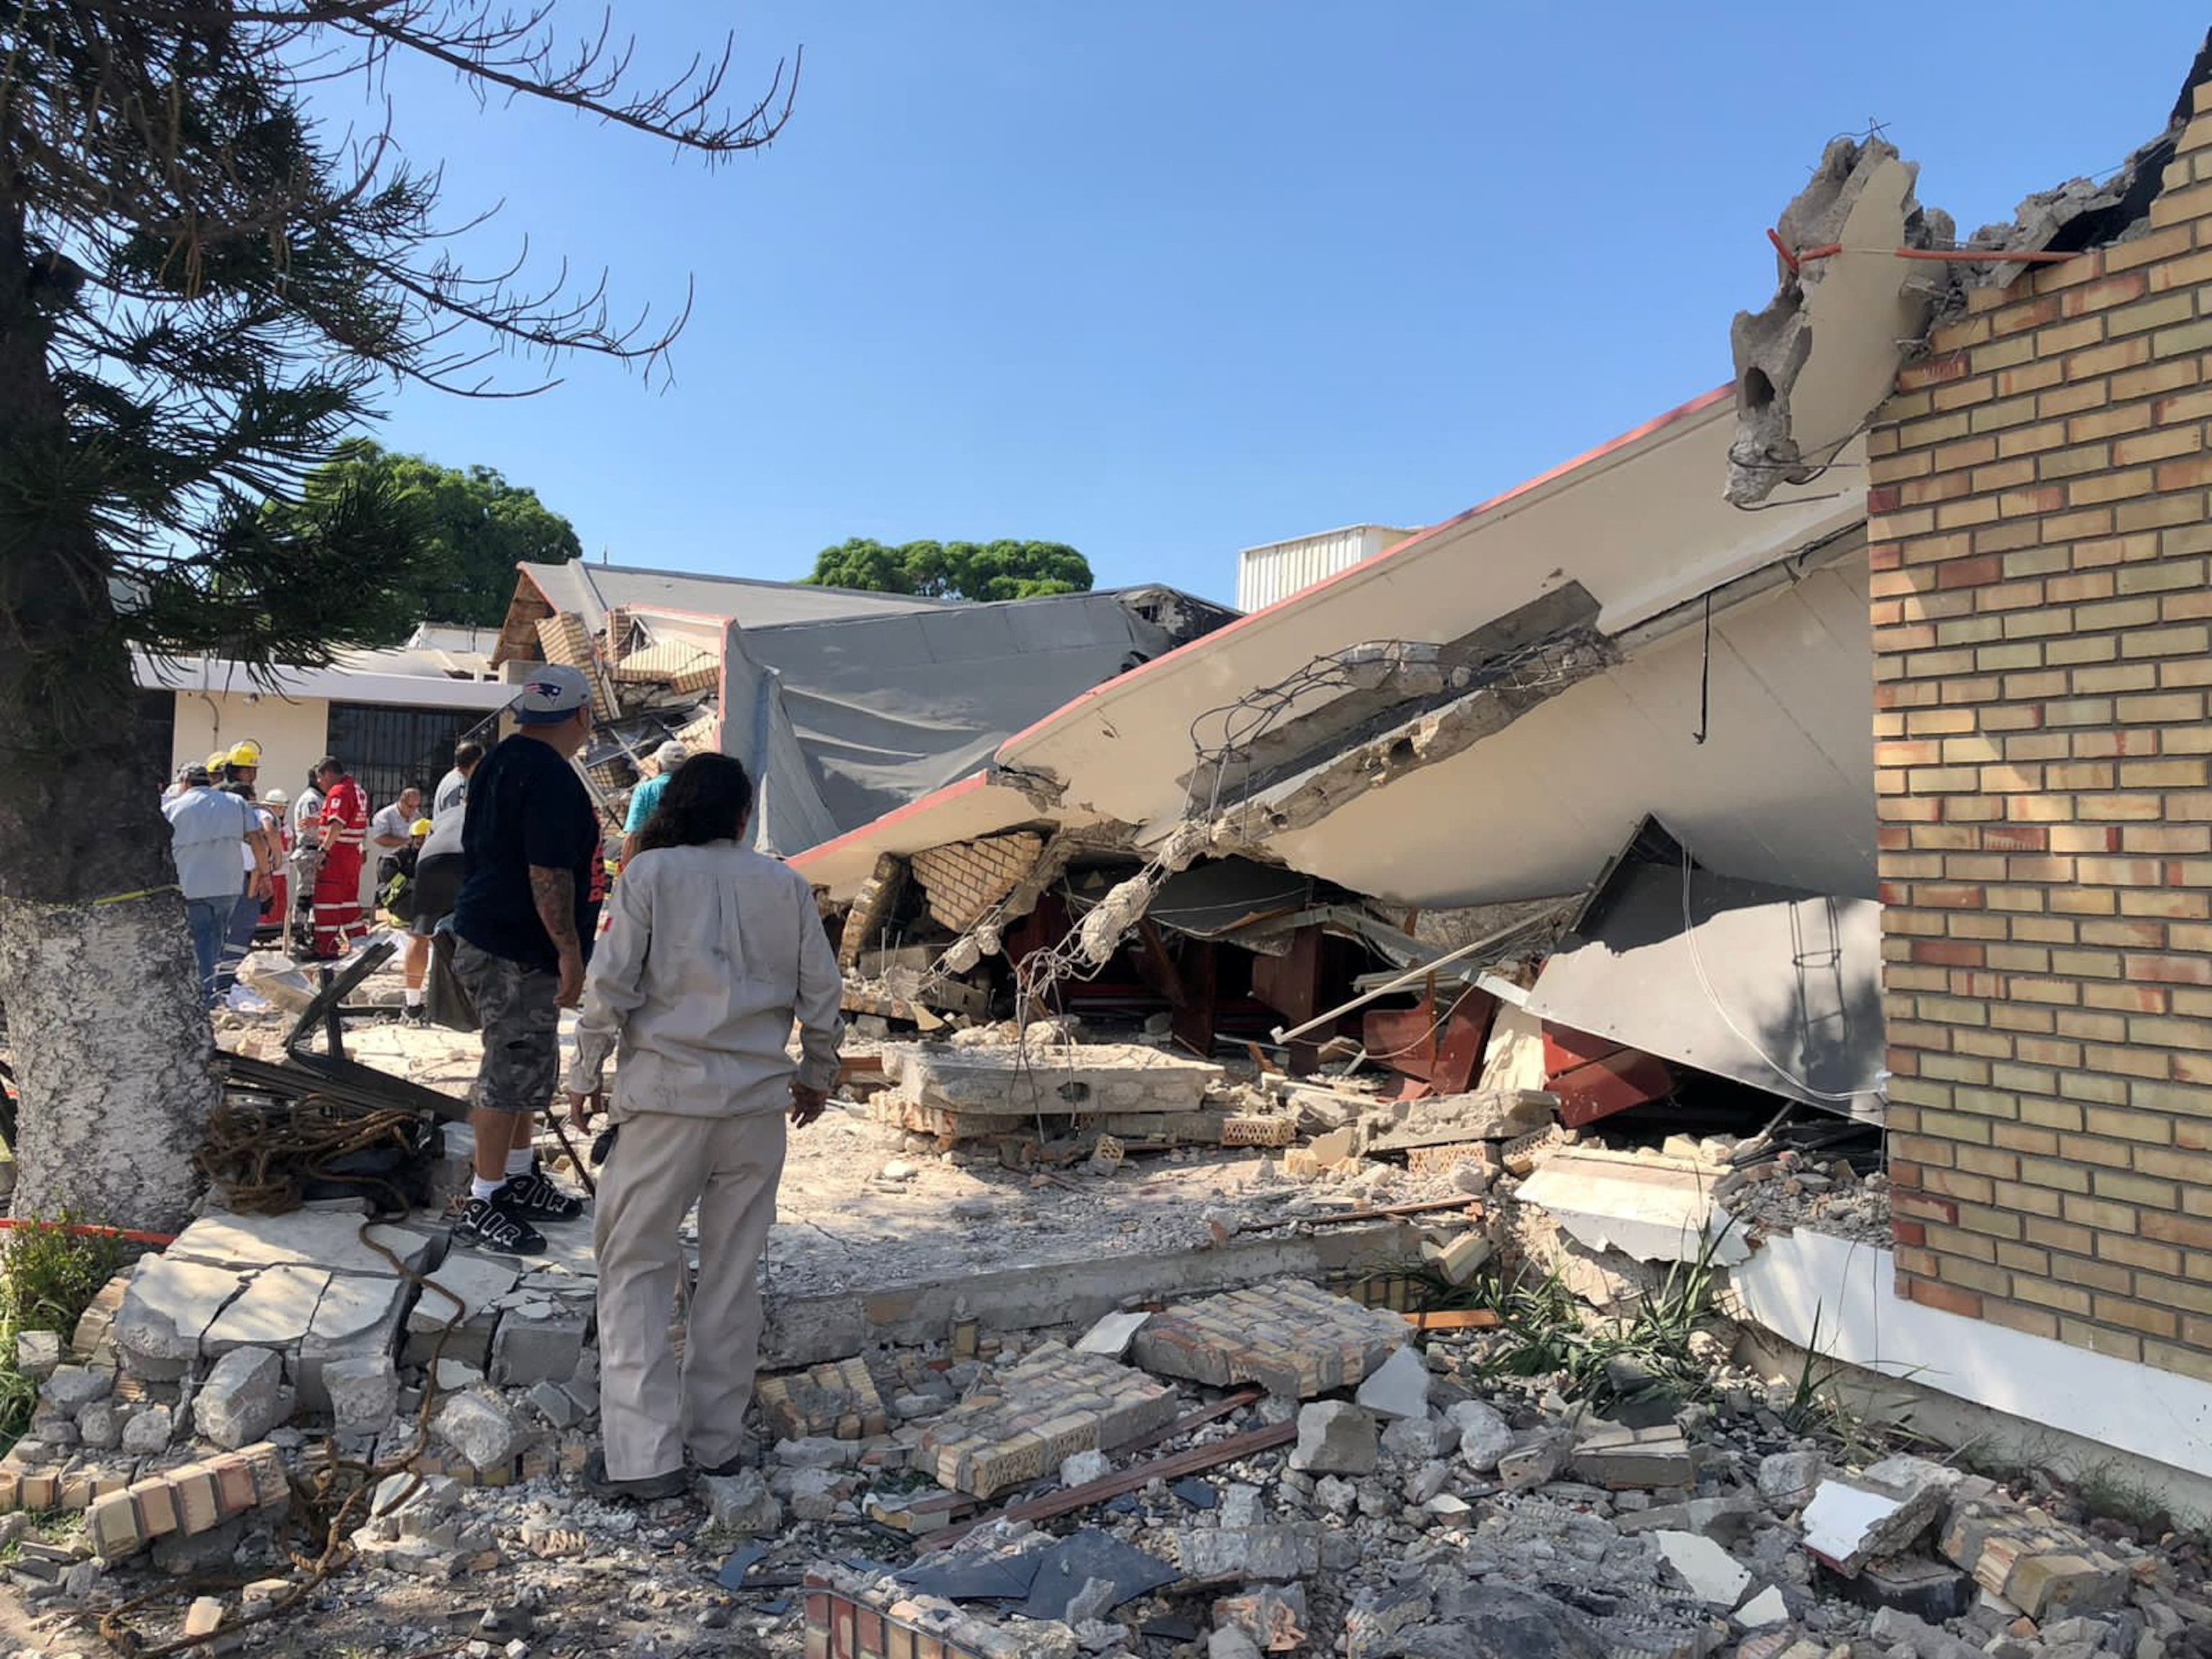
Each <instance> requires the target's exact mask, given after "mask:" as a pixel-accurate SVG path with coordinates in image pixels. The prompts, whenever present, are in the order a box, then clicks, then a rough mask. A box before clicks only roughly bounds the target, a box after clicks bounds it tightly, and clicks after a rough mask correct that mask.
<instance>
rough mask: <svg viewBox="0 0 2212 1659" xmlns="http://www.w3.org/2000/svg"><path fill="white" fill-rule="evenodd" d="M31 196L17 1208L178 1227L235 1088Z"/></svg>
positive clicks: (2, 299) (18, 866) (0, 988)
mask: <svg viewBox="0 0 2212 1659" xmlns="http://www.w3.org/2000/svg"><path fill="white" fill-rule="evenodd" d="M34 281H35V276H34V271H33V260H32V250H31V248H30V246H29V245H28V242H27V238H26V236H25V234H24V216H23V213H22V211H21V204H20V203H16V202H11V201H10V200H9V197H8V195H7V192H6V191H5V189H4V187H0V1007H3V1008H5V1010H6V1011H7V1016H8V1027H9V1042H10V1044H11V1046H12V1047H13V1048H14V1050H15V1060H16V1067H15V1071H16V1079H17V1082H18V1083H19V1084H20V1085H21V1094H22V1113H21V1126H20V1130H19V1144H18V1146H17V1148H16V1159H17V1176H16V1187H15V1213H17V1214H18V1215H31V1214H39V1213H46V1214H52V1213H53V1212H56V1211H58V1210H60V1209H63V1208H68V1209H72V1210H75V1211H76V1212H79V1213H80V1215H81V1216H82V1218H83V1219H85V1220H88V1221H94V1222H103V1223H107V1224H110V1225H117V1226H124V1227H134V1228H146V1229H149V1230H153V1231H173V1230H174V1229H175V1228H176V1227H177V1226H179V1225H181V1224H182V1223H183V1221H184V1219H185V1215H186V1212H187V1210H188V1208H189V1206H190V1205H191V1201H192V1198H193V1196H194V1190H195V1179H194V1176H193V1174H192V1170H191V1154H192V1152H193V1149H194V1148H195V1147H196V1146H197V1145H198V1143H199V1139H200V1134H201V1131H202V1127H203V1126H204V1124H205V1122H206V1120H207V1114H208V1111H209V1109H210V1107H211V1106H212V1105H213V1104H214V1103H215V1102H216V1098H217V1097H218V1094H219V1092H220V1089H219V1085H218V1083H217V1081H216V1073H215V1072H214V1069H213V1065H212V1060H213V1050H214V1038H213V1034H212V1032H211V1031H210V1027H209V1022H208V1018H207V1014H206V1012H205V1011H204V1008H203V1007H202V1006H201V1000H200V987H199V975H198V973H197V969H196V968H195V967H194V965H193V963H192V957H191V943H190V940H189V938H188V936H187V933H186V931H185V919H184V902H183V899H182V898H181V896H179V894H178V892H177V890H176V887H175V882H176V872H175V868H174V866H173V863H172V861H171V860H170V857H169V836H168V826H167V823H165V822H164V820H163V819H162V817H161V810H160V805H159V798H160V794H161V786H162V782H163V774H164V773H165V772H166V771H167V761H168V757H167V756H166V755H165V756H161V757H152V756H148V755H145V754H143V753H141V752H140V750H139V745H138V742H137V732H138V722H137V707H138V694H137V688H136V685H135V684H134V681H133V678H132V675H131V657H130V652H129V648H128V646H127V645H126V643H125V635H124V633H123V630H122V629H121V628H120V626H119V625H118V618H117V617H116V614H115V609H114V599H113V597H112V592H111V591H110V580H111V573H112V570H113V568H114V565H113V560H112V556H110V555H109V554H108V552H107V551H106V549H104V548H103V547H102V546H101V545H100V543H99V540H98V538H97V537H96V535H95V532H94V527H93V525H92V523H91V520H90V518H89V516H88V515H86V514H82V513H73V512H68V511H64V510H62V509H58V508H56V507H52V505H51V504H50V503H51V502H52V500H54V499H55V498H56V495H57V494H60V495H65V493H66V492H53V493H50V492H49V490H48V489H47V488H46V486H47V485H48V483H49V482H50V480H52V478H54V477H58V476H60V475H62V474H64V473H66V472H67V471H68V470H69V464H70V453H71V451H70V446H71V435H70V429H69V425H68V421H67V411H66V410H65V408H64V404H63V401H62V398H61V396H60V394H59V392H58V390H57V388H56V386H55V385H54V381H53V377H52V374H51V372H50V370H49V368H48V365H47V362H46V348H47V343H48V330H47V327H46V320H45V319H44V317H43V316H42V315H41V314H40V311H39V308H38V307H37V305H36V304H35V303H34V300H35V295H34V293H33V284H34Z"/></svg>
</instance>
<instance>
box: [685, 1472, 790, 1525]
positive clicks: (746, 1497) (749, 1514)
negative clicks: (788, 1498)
mask: <svg viewBox="0 0 2212 1659" xmlns="http://www.w3.org/2000/svg"><path fill="white" fill-rule="evenodd" d="M700 1486H701V1489H702V1492H704V1493H705V1496H706V1499H707V1516H708V1520H709V1521H710V1522H713V1523H714V1525H715V1526H717V1527H720V1528H722V1529H723V1530H724V1531H726V1532H729V1533H732V1534H736V1535H737V1536H738V1537H740V1538H757V1537H763V1536H765V1535H767V1534H772V1533H774V1532H775V1531H776V1530H777V1529H778V1528H781V1526H782V1525H783V1505H782V1504H780V1503H778V1502H777V1501H776V1499H775V1495H774V1494H773V1493H771V1492H769V1489H768V1482H767V1481H765V1480H762V1479H761V1476H760V1473H759V1471H758V1470H756V1469H741V1470H739V1471H738V1473H737V1474H732V1475H708V1476H707V1477H706V1478H705V1479H703V1480H702V1481H701V1482H700Z"/></svg>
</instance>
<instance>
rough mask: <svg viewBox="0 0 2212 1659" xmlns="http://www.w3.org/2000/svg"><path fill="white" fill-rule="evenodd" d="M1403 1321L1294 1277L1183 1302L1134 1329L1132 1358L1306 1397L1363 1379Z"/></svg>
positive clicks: (1208, 1379)
mask: <svg viewBox="0 0 2212 1659" xmlns="http://www.w3.org/2000/svg"><path fill="white" fill-rule="evenodd" d="M1406 1340H1407V1329H1406V1323H1405V1322H1404V1321H1403V1320H1401V1319H1400V1318H1399V1317H1398V1316H1396V1315H1395V1314H1393V1313H1389V1312H1386V1311H1383V1310H1378V1309H1374V1308H1366V1307H1362V1306H1361V1305H1360V1304H1358V1303H1357V1302H1354V1301H1352V1300H1351V1299H1350V1298H1349V1297H1340V1296H1332V1295H1330V1294H1329V1293H1328V1291H1324V1290H1322V1289H1320V1288H1319V1287H1318V1286H1316V1285H1309V1284H1306V1283H1304V1282H1303V1281H1301V1280H1297V1279H1277V1280H1273V1281H1272V1282H1270V1283H1268V1284H1266V1285H1255V1286H1253V1287H1251V1288H1250V1289H1248V1290H1241V1291H1229V1292H1227V1293H1226V1294H1225V1295H1221V1296H1214V1297H1205V1298H1204V1299H1202V1300H1200V1301H1197V1302H1189V1303H1184V1304H1181V1305H1179V1306H1176V1307H1173V1308H1170V1309H1169V1310H1167V1311H1166V1312H1164V1313H1161V1314H1156V1315H1154V1316H1153V1317H1152V1320H1151V1322H1149V1323H1148V1324H1146V1327H1145V1328H1144V1329H1143V1330H1141V1331H1139V1332H1138V1334H1137V1340H1136V1342H1135V1344H1134V1345H1133V1357H1134V1358H1135V1359H1136V1362H1137V1364H1139V1365H1142V1366H1143V1367H1144V1368H1145V1369H1146V1370H1149V1371H1155V1372H1158V1374H1159V1375H1160V1376H1179V1377H1187V1378H1188V1379H1189V1380H1190V1381H1192V1382H1194V1383H1205V1384H1206V1385H1207V1386H1209V1387H1212V1388H1226V1387H1228V1386H1230V1385H1231V1384H1232V1383H1258V1384H1259V1385H1260V1386H1261V1388H1264V1389H1267V1392H1268V1393H1270V1394H1273V1395H1279V1396H1281V1397H1283V1398H1285V1399H1288V1400H1310V1399H1312V1398H1313V1397H1314V1396H1315V1395H1322V1394H1327V1393H1328V1392H1330V1391H1331V1390H1333V1389H1346V1388H1351V1387H1353V1386H1355V1385H1356V1384H1358V1383H1360V1382H1362V1381H1363V1380H1364V1379H1365V1378H1366V1377H1367V1376H1369V1375H1370V1373H1371V1372H1373V1371H1375V1370H1377V1369H1378V1368H1380V1366H1381V1365H1382V1364H1383V1361H1384V1360H1385V1359H1387V1358H1389V1355H1390V1353H1391V1352H1393V1351H1394V1350H1395V1349H1397V1348H1399V1347H1401V1346H1404V1344H1405V1342H1406Z"/></svg>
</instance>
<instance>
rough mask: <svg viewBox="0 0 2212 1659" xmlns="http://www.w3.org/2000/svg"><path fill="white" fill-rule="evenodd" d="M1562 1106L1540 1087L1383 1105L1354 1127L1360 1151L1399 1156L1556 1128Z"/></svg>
mask: <svg viewBox="0 0 2212 1659" xmlns="http://www.w3.org/2000/svg"><path fill="white" fill-rule="evenodd" d="M1558 1107H1559V1099H1558V1097H1556V1096H1553V1095H1549V1094H1547V1093H1545V1092H1544V1091H1542V1090H1541V1089H1498V1090H1492V1091H1489V1092H1487V1093H1482V1094H1465V1095H1431V1096H1429V1097H1426V1098H1425V1099H1421V1100H1397V1101H1383V1102H1378V1103H1376V1104H1375V1105H1373V1106H1370V1107H1369V1108H1368V1109H1367V1110H1366V1111H1364V1113H1362V1114H1361V1115H1360V1116H1359V1117H1358V1120H1357V1121H1356V1122H1355V1124H1354V1125H1353V1127H1354V1128H1355V1129H1356V1130H1357V1132H1358V1139H1357V1150H1358V1152H1362V1153H1374V1152H1407V1151H1410V1150H1412V1149H1413V1148H1414V1147H1417V1146H1449V1145H1452V1144H1453V1143H1455V1142H1466V1141H1478V1140H1512V1139H1517V1138H1518V1137H1520V1136H1522V1135H1524V1134H1528V1133H1533V1132H1534V1131H1535V1130H1538V1129H1541V1128H1544V1127H1547V1125H1548V1124H1550V1122H1551V1121H1552V1115H1553V1112H1554V1111H1555V1110H1557V1109H1558Z"/></svg>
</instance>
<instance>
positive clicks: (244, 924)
mask: <svg viewBox="0 0 2212 1659" xmlns="http://www.w3.org/2000/svg"><path fill="white" fill-rule="evenodd" d="M260 924H261V901H260V900H259V899H258V898H256V897H254V896H253V893H252V884H251V883H248V884H247V890H246V891H245V892H243V893H240V895H239V896H238V904H237V907H236V908H234V910H233V911H232V912H231V915H230V924H229V926H228V928H227V929H226V930H225V938H224V939H223V943H222V960H221V961H220V962H218V963H216V970H215V994H216V996H217V997H227V996H228V995H229V994H230V987H232V986H234V985H235V984H236V983H238V964H239V963H241V962H243V961H245V960H246V955H247V953H248V952H250V951H252V949H253V930H254V929H255V928H256V927H258V926H260Z"/></svg>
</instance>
